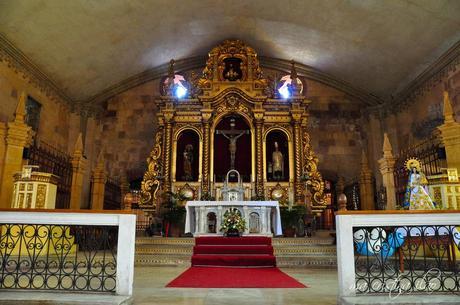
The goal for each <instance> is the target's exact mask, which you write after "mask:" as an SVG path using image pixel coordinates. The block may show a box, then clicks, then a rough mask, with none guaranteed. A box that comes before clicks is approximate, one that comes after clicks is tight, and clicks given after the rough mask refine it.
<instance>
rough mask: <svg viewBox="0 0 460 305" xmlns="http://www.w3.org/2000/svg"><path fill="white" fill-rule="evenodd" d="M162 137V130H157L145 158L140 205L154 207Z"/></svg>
mask: <svg viewBox="0 0 460 305" xmlns="http://www.w3.org/2000/svg"><path fill="white" fill-rule="evenodd" d="M162 139H163V132H162V130H159V131H158V132H157V134H156V136H155V145H154V147H153V149H152V151H151V152H150V156H149V157H148V158H147V164H148V168H147V171H146V172H145V174H144V179H143V181H142V186H141V206H149V207H152V206H153V208H155V200H156V199H157V198H158V196H157V195H158V191H159V189H160V184H161V183H160V176H161V155H162V151H161V147H162Z"/></svg>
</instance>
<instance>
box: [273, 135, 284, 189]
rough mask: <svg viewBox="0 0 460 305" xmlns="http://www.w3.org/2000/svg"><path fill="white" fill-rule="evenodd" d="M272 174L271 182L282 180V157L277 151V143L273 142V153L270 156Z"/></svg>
mask: <svg viewBox="0 0 460 305" xmlns="http://www.w3.org/2000/svg"><path fill="white" fill-rule="evenodd" d="M272 173H273V180H277V181H279V180H281V179H283V178H284V157H283V153H282V152H280V151H279V149H278V142H275V151H274V152H273V154H272Z"/></svg>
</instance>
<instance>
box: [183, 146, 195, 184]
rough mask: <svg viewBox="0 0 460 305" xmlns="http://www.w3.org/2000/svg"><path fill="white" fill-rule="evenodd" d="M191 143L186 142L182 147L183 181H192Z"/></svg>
mask: <svg viewBox="0 0 460 305" xmlns="http://www.w3.org/2000/svg"><path fill="white" fill-rule="evenodd" d="M192 164H193V145H192V144H187V145H186V146H185V149H184V176H183V177H182V179H184V181H192V180H193V173H192Z"/></svg>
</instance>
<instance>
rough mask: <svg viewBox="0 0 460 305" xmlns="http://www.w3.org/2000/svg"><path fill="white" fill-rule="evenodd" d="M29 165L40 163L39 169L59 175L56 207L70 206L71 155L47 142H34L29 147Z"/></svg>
mask: <svg viewBox="0 0 460 305" xmlns="http://www.w3.org/2000/svg"><path fill="white" fill-rule="evenodd" d="M26 157H27V159H28V163H29V165H38V166H39V169H38V170H39V171H42V172H46V173H52V174H54V175H57V176H59V183H58V185H57V194H56V208H57V209H65V208H69V206H70V189H71V186H72V164H71V162H70V159H71V157H70V155H69V154H66V153H65V152H62V151H60V150H59V149H57V148H55V147H53V146H51V145H48V144H46V143H45V142H40V144H38V143H34V144H33V145H31V146H30V147H29V148H28V153H27V156H26Z"/></svg>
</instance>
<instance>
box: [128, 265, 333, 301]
mask: <svg viewBox="0 0 460 305" xmlns="http://www.w3.org/2000/svg"><path fill="white" fill-rule="evenodd" d="M185 269H186V268H181V267H139V268H136V270H135V282H134V304H135V305H147V304H161V305H179V304H180V305H252V304H254V305H259V304H260V305H297V304H299V305H300V304H314V305H333V304H334V305H335V304H337V271H335V270H324V269H317V270H312V269H283V271H285V272H286V273H287V274H289V275H290V276H292V277H294V278H295V279H297V280H298V281H300V282H302V283H304V284H306V285H308V286H310V288H305V289H281V288H278V289H256V288H253V289H215V288H213V289H206V288H203V289H196V288H165V285H166V284H167V283H168V282H169V281H171V280H172V279H174V278H175V277H176V276H178V275H179V274H180V273H182V272H183V271H184V270H185Z"/></svg>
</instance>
